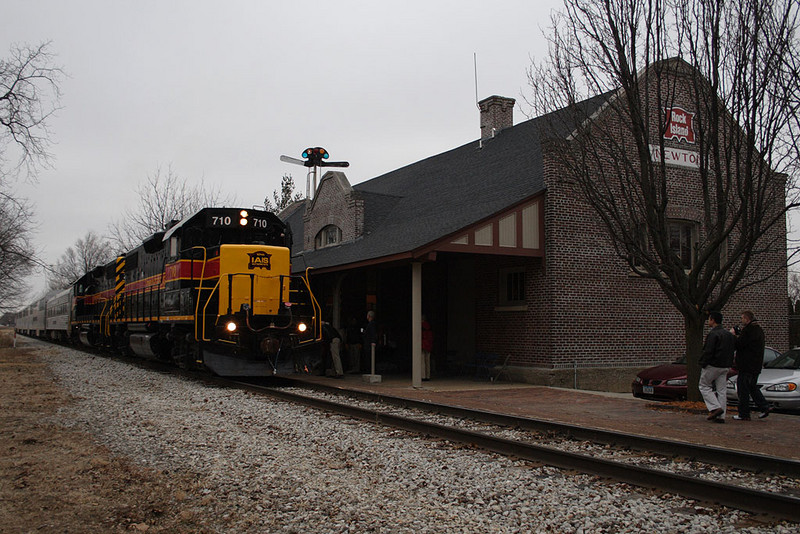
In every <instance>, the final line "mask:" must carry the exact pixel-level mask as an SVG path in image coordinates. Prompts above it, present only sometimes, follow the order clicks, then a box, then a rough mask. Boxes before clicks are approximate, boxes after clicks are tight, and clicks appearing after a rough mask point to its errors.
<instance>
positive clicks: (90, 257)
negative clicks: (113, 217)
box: [47, 231, 114, 289]
mask: <svg viewBox="0 0 800 534" xmlns="http://www.w3.org/2000/svg"><path fill="white" fill-rule="evenodd" d="M113 258H114V254H113V252H112V250H111V246H110V244H109V242H108V241H107V240H105V239H104V238H102V237H100V236H98V235H97V234H95V233H94V232H91V231H90V232H87V234H86V236H85V237H82V238H79V239H78V240H77V241H75V244H74V245H73V246H71V247H69V248H67V250H66V251H65V252H64V254H62V255H61V258H60V259H59V260H58V263H57V264H56V265H54V266H53V268H52V270H51V271H50V272H49V273H48V280H47V282H48V286H49V287H50V289H64V288H66V287H69V286H70V285H72V283H73V282H75V280H77V279H78V278H80V277H81V276H83V275H84V274H86V273H88V272H89V271H91V270H92V269H94V268H95V267H97V266H100V265H105V264H106V263H108V262H109V261H111V260H112V259H113Z"/></svg>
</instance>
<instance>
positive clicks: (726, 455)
mask: <svg viewBox="0 0 800 534" xmlns="http://www.w3.org/2000/svg"><path fill="white" fill-rule="evenodd" d="M72 348H76V347H72ZM78 350H81V348H78ZM85 352H91V351H85ZM115 358H116V359H120V360H123V361H126V362H127V363H130V364H135V365H139V366H141V367H148V368H151V369H153V370H156V371H158V372H165V373H174V374H180V375H183V376H187V377H189V378H193V379H196V380H201V381H204V382H208V383H212V384H215V385H219V386H226V387H237V388H240V389H245V390H248V391H252V392H255V393H258V394H263V395H269V396H272V397H274V398H278V399H281V400H285V401H288V402H292V403H299V404H303V405H306V406H309V407H313V408H316V409H321V410H325V411H328V412H331V413H337V414H340V415H344V416H347V417H352V418H354V419H360V420H364V421H369V422H373V423H378V424H382V425H386V426H389V427H393V428H397V429H402V430H404V431H407V432H412V433H417V434H422V435H426V436H431V437H436V438H441V439H445V440H448V441H452V442H454V443H461V444H464V445H468V446H471V447H475V448H480V449H482V450H486V451H490V452H494V453H497V454H501V455H507V456H512V457H517V458H520V459H525V460H529V461H533V462H540V463H544V464H547V465H551V466H554V467H559V468H563V469H568V470H574V471H579V472H582V473H586V474H590V475H595V476H598V477H602V478H609V479H612V480H615V481H618V482H624V483H627V484H632V485H635V486H640V487H646V488H653V489H657V490H661V491H666V492H670V493H674V494H677V495H681V496H684V497H687V498H691V499H695V500H698V501H702V502H713V503H717V504H720V505H723V506H727V507H730V508H735V509H739V510H743V511H747V512H751V513H757V514H768V515H771V516H775V517H778V518H782V519H788V520H791V521H800V498H798V497H794V496H791V495H785V494H780V493H775V492H767V491H761V490H757V489H750V488H745V487H741V486H737V485H732V484H726V483H720V482H715V481H710V480H703V479H700V478H697V477H692V476H686V475H680V474H675V473H670V472H667V471H664V470H658V469H651V468H647V467H641V466H636V465H632V464H630V463H626V462H622V461H616V460H608V459H604V458H600V457H598V456H597V455H592V454H578V453H574V452H569V451H564V450H559V449H557V448H553V447H546V446H542V445H537V444H533V443H529V442H526V441H520V440H516V439H506V438H503V437H499V436H495V435H491V434H490V433H486V432H477V431H473V430H469V429H463V428H458V427H455V426H452V425H449V424H440V423H436V422H430V421H424V420H422V419H420V418H418V417H406V416H404V415H398V414H392V413H388V412H387V411H386V410H376V409H370V408H363V407H359V406H355V405H353V404H352V403H342V402H335V401H331V400H329V399H324V398H320V397H314V396H309V395H304V394H301V393H297V392H293V391H288V390H287V389H286V388H282V387H275V386H274V385H273V386H264V385H259V384H254V383H248V382H241V381H234V380H229V379H223V378H219V377H210V376H209V375H205V374H199V373H194V372H186V371H182V370H179V369H177V368H174V367H171V366H165V365H164V364H161V363H158V362H152V361H147V360H141V359H131V358H126V357H115ZM273 382H274V380H273ZM283 382H284V383H292V384H293V386H294V387H295V388H306V389H313V390H316V391H319V392H324V393H327V394H334V395H336V396H339V397H340V396H343V395H347V396H349V397H351V398H356V399H359V400H366V401H371V402H377V403H381V404H383V405H389V406H394V407H397V408H403V409H413V410H420V411H425V412H430V413H435V414H439V415H444V416H448V417H453V418H459V419H463V420H469V421H477V422H481V423H485V424H490V425H498V426H503V427H509V428H515V429H525V430H530V431H539V432H546V433H549V434H559V435H562V436H564V437H567V438H572V439H576V440H585V441H590V442H594V443H603V444H608V445H613V446H615V447H623V448H633V449H637V450H642V451H647V452H650V453H654V454H660V455H664V456H667V457H682V458H691V459H695V460H697V461H702V462H706V463H711V464H715V465H726V466H734V467H736V468H739V469H747V470H752V471H755V472H758V471H765V472H771V473H777V474H781V475H788V476H792V477H798V478H800V462H798V461H796V460H789V459H784V458H778V457H772V456H764V455H757V454H752V453H746V452H740V451H732V450H728V449H722V448H715V447H708V446H702V445H693V444H689V443H683V442H676V441H670V440H660V439H655V438H648V437H643V436H636V435H633V434H626V433H618V432H611V431H606V430H601V429H592V428H585V427H577V426H574V425H569V424H562V423H555V422H552V421H544V420H538V419H533V418H525V417H516V416H509V415H505V414H498V413H495V412H488V411H480V410H472V409H467V408H462V407H457V406H450V405H442V404H433V403H427V402H423V401H416V400H413V399H407V398H402V397H392V396H389V395H385V394H375V393H370V392H364V391H353V390H344V389H343V388H341V387H335V386H327V385H323V384H318V383H315V384H309V383H307V382H304V381H301V380H294V379H291V378H288V377H283Z"/></svg>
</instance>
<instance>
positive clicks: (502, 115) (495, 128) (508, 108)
mask: <svg viewBox="0 0 800 534" xmlns="http://www.w3.org/2000/svg"><path fill="white" fill-rule="evenodd" d="M515 102H516V100H514V99H513V98H506V97H504V96H497V95H493V96H490V97H489V98H484V99H483V100H481V101H480V102H478V107H479V108H480V110H481V141H483V140H484V139H491V138H492V137H494V136H495V135H496V134H497V133H499V132H500V130H503V129H505V128H509V127H511V126H514V103H515Z"/></svg>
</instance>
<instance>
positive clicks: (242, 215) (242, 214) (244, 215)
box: [239, 210, 249, 219]
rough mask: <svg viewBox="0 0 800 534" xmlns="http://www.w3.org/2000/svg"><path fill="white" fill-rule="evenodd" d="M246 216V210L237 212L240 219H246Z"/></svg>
mask: <svg viewBox="0 0 800 534" xmlns="http://www.w3.org/2000/svg"><path fill="white" fill-rule="evenodd" d="M248 215H249V214H248V213H247V210H242V211H240V212H239V216H240V217H241V218H243V219H244V218H247V216H248Z"/></svg>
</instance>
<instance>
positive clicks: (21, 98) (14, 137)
mask: <svg viewBox="0 0 800 534" xmlns="http://www.w3.org/2000/svg"><path fill="white" fill-rule="evenodd" d="M49 46H50V43H43V44H40V45H39V46H36V47H31V46H15V47H12V49H11V55H10V57H9V58H8V59H0V126H2V131H3V133H2V135H0V165H2V167H0V168H2V174H0V176H2V177H4V178H5V177H8V176H9V175H10V174H16V173H18V172H20V171H23V170H24V171H25V172H26V174H27V175H28V176H29V177H33V176H35V174H36V171H37V168H38V167H39V166H46V165H48V164H49V162H50V153H49V152H48V147H49V145H50V132H49V130H48V127H47V123H48V120H49V119H50V118H51V117H52V115H53V114H54V113H55V112H56V111H57V110H58V109H59V108H58V100H59V97H60V91H59V83H60V80H61V77H62V76H63V71H62V70H61V68H59V67H56V66H54V65H53V55H52V54H51V53H50V52H49V51H48V47H49ZM9 152H11V153H12V154H16V157H9V155H8V153H9ZM9 159H13V160H16V163H14V164H13V165H12V168H11V169H6V168H5V164H6V163H7V162H8V161H9Z"/></svg>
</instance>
